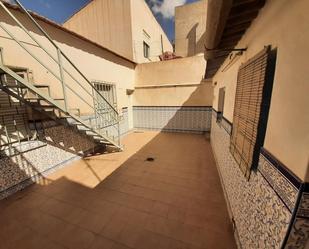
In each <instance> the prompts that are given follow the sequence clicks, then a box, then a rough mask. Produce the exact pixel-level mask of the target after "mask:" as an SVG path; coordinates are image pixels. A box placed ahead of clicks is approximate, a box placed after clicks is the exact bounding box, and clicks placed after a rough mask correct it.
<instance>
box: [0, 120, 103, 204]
mask: <svg viewBox="0 0 309 249" xmlns="http://www.w3.org/2000/svg"><path fill="white" fill-rule="evenodd" d="M38 124H39V125H37V126H36V127H34V126H32V127H31V125H30V129H34V128H36V129H37V132H38V133H39V134H41V135H40V140H39V141H37V142H36V143H39V145H35V146H34V147H35V148H33V149H32V150H25V151H22V152H21V153H19V154H16V155H14V156H12V157H10V156H6V157H4V158H1V159H0V165H2V166H3V167H2V168H1V170H2V171H3V172H1V174H3V175H2V176H3V179H2V182H1V184H2V185H1V191H0V199H3V198H6V197H8V196H9V195H11V194H13V193H15V192H17V191H18V190H21V189H23V188H25V187H27V186H29V185H30V184H32V183H34V182H38V181H40V180H43V181H45V180H46V179H45V178H44V177H45V176H46V175H48V174H50V173H52V172H54V171H55V170H57V169H59V168H62V167H63V166H64V165H66V164H68V163H70V162H71V161H73V160H76V159H79V158H81V157H82V156H85V155H88V154H90V153H92V152H94V151H95V150H96V149H97V147H98V145H97V144H95V143H94V142H93V141H92V140H91V139H89V138H88V136H86V135H83V134H80V133H77V132H76V129H74V128H72V127H67V126H62V125H59V124H58V123H56V122H54V121H44V122H41V123H40V122H38ZM64 138H65V139H64ZM66 143H67V144H66ZM40 144H42V145H45V146H40ZM24 146H28V145H27V144H25V145H24ZM66 146H67V147H70V148H66ZM71 146H73V147H74V148H71ZM42 155H44V157H42ZM10 165H14V167H10ZM34 166H35V168H34ZM8 179H10V180H8Z"/></svg>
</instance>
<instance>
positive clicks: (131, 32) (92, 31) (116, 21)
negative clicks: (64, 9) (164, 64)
mask: <svg viewBox="0 0 309 249" xmlns="http://www.w3.org/2000/svg"><path fill="white" fill-rule="evenodd" d="M63 26H64V27H66V28H68V29H69V30H72V31H74V32H76V33H78V34H80V35H82V36H84V37H86V38H88V39H90V40H92V41H94V42H96V43H98V44H100V45H102V46H104V47H106V48H108V49H111V50H112V51H115V52H117V53H119V54H121V55H123V56H124V57H126V58H129V59H130V60H133V61H135V62H137V63H143V62H150V61H158V60H159V56H160V55H161V54H162V53H163V52H166V51H173V47H172V45H171V43H170V41H169V40H168V38H167V36H166V34H165V33H164V31H163V30H162V28H161V26H160V24H159V23H158V22H157V20H156V18H155V17H154V16H153V14H152V12H151V10H150V9H149V7H148V5H147V4H146V2H145V1H144V0H92V1H90V2H89V3H88V4H87V5H86V6H85V7H83V8H82V9H81V10H79V11H78V12H76V13H75V14H74V15H72V16H71V17H70V18H69V19H68V20H67V21H66V22H65V23H64V24H63Z"/></svg>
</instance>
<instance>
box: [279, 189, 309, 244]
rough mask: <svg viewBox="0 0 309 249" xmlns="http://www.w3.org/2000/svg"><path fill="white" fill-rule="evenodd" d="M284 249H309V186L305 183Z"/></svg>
mask: <svg viewBox="0 0 309 249" xmlns="http://www.w3.org/2000/svg"><path fill="white" fill-rule="evenodd" d="M282 248H284V249H307V248H309V184H308V183H303V184H302V187H301V191H300V192H299V198H298V203H297V209H295V210H294V213H293V219H292V220H291V224H290V227H289V231H288V233H287V236H286V238H285V241H284V244H283V246H282Z"/></svg>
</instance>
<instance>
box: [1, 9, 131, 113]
mask: <svg viewBox="0 0 309 249" xmlns="http://www.w3.org/2000/svg"><path fill="white" fill-rule="evenodd" d="M13 13H14V15H16V16H17V18H18V19H19V20H20V21H21V22H22V23H23V24H24V25H26V27H27V28H28V29H29V30H31V34H33V35H34V36H35V37H36V38H37V39H38V40H39V41H40V42H41V43H42V44H44V45H45V46H46V47H47V48H48V50H49V51H50V52H51V53H52V54H53V55H54V56H55V57H56V50H55V49H54V48H53V47H52V46H51V45H50V44H49V42H47V40H46V38H43V37H42V36H41V35H39V34H38V33H36V32H33V29H32V28H33V27H31V25H30V22H29V21H28V20H27V19H25V17H24V16H23V15H22V14H21V13H20V12H16V11H13ZM0 14H1V18H0V21H1V23H3V24H4V25H5V26H6V27H7V28H8V29H9V30H10V31H11V32H12V33H13V34H14V35H16V36H17V38H18V39H19V40H21V41H22V44H24V45H25V46H26V47H27V48H28V49H29V50H30V51H31V52H32V53H33V54H35V55H36V56H37V57H38V58H40V59H41V60H42V61H43V62H44V63H46V64H47V65H48V66H49V67H50V68H51V69H52V70H53V72H55V74H56V75H57V76H59V68H58V66H57V64H56V63H55V62H53V61H52V60H51V59H50V58H49V57H47V55H46V54H45V53H44V52H43V51H42V50H41V49H40V48H38V46H36V45H35V44H34V43H33V41H31V40H30V39H29V38H28V37H27V35H26V34H25V33H24V32H23V31H21V29H19V28H17V27H16V26H15V24H13V22H11V19H8V18H7V15H5V14H4V12H3V11H2V9H1V12H0ZM40 24H41V25H42V26H43V28H44V29H45V30H46V31H47V32H48V33H49V34H50V35H51V37H52V38H53V39H54V41H55V42H56V43H57V44H58V45H59V46H60V47H61V49H62V50H63V51H64V52H65V53H66V54H67V55H68V57H69V58H70V59H71V60H72V61H73V62H74V63H75V64H76V66H77V67H78V68H79V69H80V70H81V71H82V72H83V73H84V74H85V75H86V77H88V79H89V80H101V81H108V82H113V83H115V84H116V87H117V96H118V108H119V109H120V108H122V107H129V108H130V106H131V105H132V103H131V101H130V98H129V97H128V96H127V95H126V89H132V88H133V86H134V68H135V64H134V63H132V62H129V61H127V60H125V59H123V58H121V57H119V56H116V55H115V54H113V53H111V52H109V51H107V50H106V49H103V48H100V47H98V46H96V45H94V44H92V43H90V42H86V41H84V40H81V39H79V38H77V37H76V36H74V35H72V34H70V33H68V32H65V31H63V30H60V29H59V28H56V27H54V26H52V25H49V24H46V23H43V22H40ZM0 44H1V45H0V46H1V47H2V48H3V49H4V61H5V64H7V65H11V66H18V67H24V68H28V69H30V70H32V71H33V76H34V81H35V83H37V84H47V85H50V86H51V94H52V97H54V98H62V97H63V94H62V87H61V83H60V82H59V81H58V80H57V79H56V77H55V76H53V75H52V74H51V73H50V72H48V71H47V70H46V69H45V68H43V67H42V66H41V65H40V64H39V63H38V62H36V61H35V60H34V59H33V58H32V57H31V56H30V55H28V54H27V53H26V52H25V51H24V50H23V49H22V48H21V47H20V46H19V45H17V43H16V42H15V41H13V40H12V39H11V38H9V37H8V35H7V34H6V33H5V32H4V31H3V30H2V29H1V30H0ZM17 58H18V60H17ZM63 64H64V66H65V67H66V68H67V70H68V71H69V72H70V73H71V74H73V76H74V77H76V78H77V79H78V80H79V81H80V82H81V84H82V85H83V86H84V87H85V88H86V89H87V90H90V89H91V88H90V87H89V85H87V83H86V81H84V80H82V78H81V77H80V76H79V75H78V74H77V73H76V71H74V70H73V69H72V67H70V66H68V63H67V62H66V61H63ZM65 82H66V83H67V84H68V85H69V86H70V87H71V88H72V89H74V90H75V91H76V92H77V93H78V94H80V95H82V96H83V97H85V99H86V100H87V101H88V103H90V104H92V103H93V100H92V98H91V96H88V95H87V94H86V91H85V90H83V89H82V88H81V87H79V86H78V85H77V84H76V83H74V81H73V80H72V79H71V78H70V77H69V76H68V74H65ZM67 96H68V98H69V103H68V105H69V107H70V108H79V109H80V110H81V111H82V113H83V114H88V113H91V112H92V110H91V109H90V107H88V106H87V104H85V103H84V102H81V101H80V100H79V99H78V98H77V97H76V95H75V94H73V93H72V92H71V91H70V90H68V89H67Z"/></svg>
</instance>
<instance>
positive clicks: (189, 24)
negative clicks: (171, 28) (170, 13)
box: [175, 0, 207, 57]
mask: <svg viewBox="0 0 309 249" xmlns="http://www.w3.org/2000/svg"><path fill="white" fill-rule="evenodd" d="M206 5H207V1H206V0H200V1H197V2H194V3H191V4H185V5H182V6H178V7H176V8H175V53H176V55H178V56H183V57H187V56H194V55H196V54H199V53H203V52H204V49H205V48H204V44H205V32H206V16H207V6H206Z"/></svg>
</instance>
